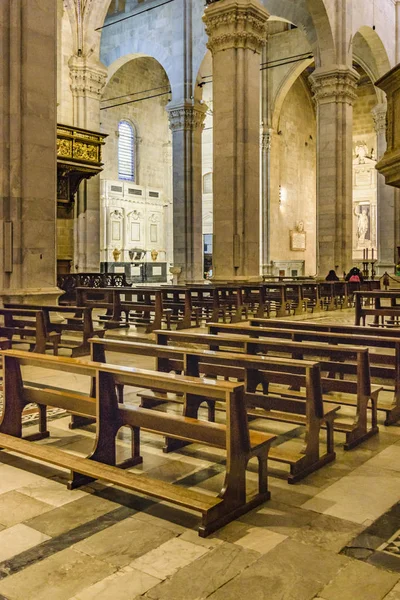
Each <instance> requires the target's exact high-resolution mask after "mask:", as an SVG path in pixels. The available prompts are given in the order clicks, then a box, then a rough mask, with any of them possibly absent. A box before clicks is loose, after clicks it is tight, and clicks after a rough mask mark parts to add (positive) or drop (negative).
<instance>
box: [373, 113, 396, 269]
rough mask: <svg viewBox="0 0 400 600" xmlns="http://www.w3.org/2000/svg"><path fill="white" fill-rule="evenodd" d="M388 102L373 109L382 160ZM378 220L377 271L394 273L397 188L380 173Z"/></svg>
mask: <svg viewBox="0 0 400 600" xmlns="http://www.w3.org/2000/svg"><path fill="white" fill-rule="evenodd" d="M386 111H387V105H386V104H377V105H376V106H374V108H373V109H372V111H371V112H372V118H373V120H374V125H375V131H376V139H377V147H376V155H377V156H376V158H377V160H380V159H381V158H382V156H383V155H384V153H385V151H386ZM377 184H378V185H377V187H378V189H377V207H378V208H377V213H378V214H377V222H378V232H377V233H378V235H377V239H378V262H377V264H376V272H377V274H378V275H383V273H384V272H385V271H389V273H393V269H394V265H395V262H396V257H397V252H396V226H395V188H393V187H391V186H389V185H386V183H385V178H384V176H383V175H382V174H381V173H378V178H377Z"/></svg>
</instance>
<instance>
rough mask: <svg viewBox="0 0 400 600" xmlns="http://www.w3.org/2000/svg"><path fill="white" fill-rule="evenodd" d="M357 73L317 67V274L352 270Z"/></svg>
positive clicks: (315, 80) (344, 68)
mask: <svg viewBox="0 0 400 600" xmlns="http://www.w3.org/2000/svg"><path fill="white" fill-rule="evenodd" d="M358 78H359V76H358V73H357V72H356V71H355V70H353V69H351V68H348V67H344V66H337V67H334V68H332V69H322V68H318V69H316V70H315V71H314V73H313V74H312V75H311V78H310V79H311V82H312V87H313V92H314V98H315V102H316V105H317V272H318V274H319V275H321V276H322V275H323V276H325V275H326V273H328V271H329V270H330V269H334V268H335V266H338V273H343V271H348V270H349V268H350V267H351V265H352V218H353V214H352V194H353V184H352V169H353V166H352V134H353V131H352V129H353V102H354V100H355V98H356V87H357V81H358Z"/></svg>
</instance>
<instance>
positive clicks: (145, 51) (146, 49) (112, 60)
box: [101, 38, 176, 100]
mask: <svg viewBox="0 0 400 600" xmlns="http://www.w3.org/2000/svg"><path fill="white" fill-rule="evenodd" d="M118 50H119V52H118V53H119V56H118V57H116V56H115V52H114V51H112V52H109V53H104V55H102V56H101V60H102V62H103V64H104V65H105V66H106V67H107V68H108V76H107V82H108V81H109V80H110V79H111V77H112V76H113V75H114V74H115V73H116V72H117V71H118V69H120V68H121V67H122V66H123V65H125V64H126V63H127V62H129V61H131V60H134V59H135V58H139V57H146V58H154V59H155V60H156V61H157V62H158V63H159V64H160V66H161V67H162V68H163V69H164V71H165V72H166V74H167V77H168V80H169V83H170V86H171V91H172V100H173V99H174V83H175V82H176V81H175V80H176V75H175V72H174V68H173V57H171V56H170V55H169V54H168V53H167V52H166V51H165V50H164V49H163V48H162V47H161V46H159V45H158V44H155V43H154V42H153V41H147V40H145V39H138V38H135V39H129V40H126V41H125V42H123V43H121V44H120V46H119V48H118Z"/></svg>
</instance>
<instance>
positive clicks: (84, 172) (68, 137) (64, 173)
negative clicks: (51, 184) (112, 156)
mask: <svg viewBox="0 0 400 600" xmlns="http://www.w3.org/2000/svg"><path fill="white" fill-rule="evenodd" d="M106 137H107V135H106V134H103V133H98V132H96V131H89V130H88V129H80V128H78V127H70V126H69V125H57V210H58V214H59V216H61V214H62V216H64V217H66V216H70V217H72V215H73V211H72V208H73V205H74V197H75V193H76V191H77V190H78V187H79V184H80V183H81V181H82V180H83V179H90V178H91V177H93V176H94V175H97V174H98V173H100V172H101V171H102V170H103V169H102V167H103V163H102V156H101V148H102V146H103V145H104V139H105V138H106ZM60 213H61V214H60Z"/></svg>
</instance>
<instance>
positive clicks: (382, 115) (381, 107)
mask: <svg viewBox="0 0 400 600" xmlns="http://www.w3.org/2000/svg"><path fill="white" fill-rule="evenodd" d="M386 113H387V104H383V103H382V104H377V105H376V106H374V108H373V109H372V110H371V114H372V118H373V120H374V127H375V131H376V133H377V134H380V133H386Z"/></svg>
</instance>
